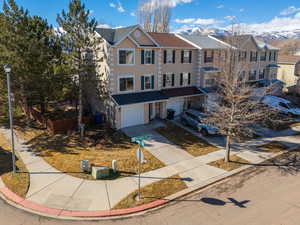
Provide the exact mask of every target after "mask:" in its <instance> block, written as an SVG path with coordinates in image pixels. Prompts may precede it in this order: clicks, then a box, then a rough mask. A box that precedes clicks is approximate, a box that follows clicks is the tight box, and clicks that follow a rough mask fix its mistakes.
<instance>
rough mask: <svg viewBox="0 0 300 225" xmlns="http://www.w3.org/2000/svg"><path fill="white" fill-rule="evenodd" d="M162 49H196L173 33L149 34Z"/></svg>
mask: <svg viewBox="0 0 300 225" xmlns="http://www.w3.org/2000/svg"><path fill="white" fill-rule="evenodd" d="M148 34H149V35H150V36H151V37H152V38H153V39H154V40H155V41H156V42H157V43H158V44H159V45H160V46H161V47H181V48H195V47H194V46H193V45H191V44H189V43H188V42H186V41H184V40H182V39H181V38H179V37H177V36H176V35H175V34H171V33H155V32H149V33H148Z"/></svg>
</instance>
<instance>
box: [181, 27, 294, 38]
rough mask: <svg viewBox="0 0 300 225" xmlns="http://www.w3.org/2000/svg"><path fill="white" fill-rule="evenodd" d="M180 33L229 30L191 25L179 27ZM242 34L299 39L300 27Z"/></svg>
mask: <svg viewBox="0 0 300 225" xmlns="http://www.w3.org/2000/svg"><path fill="white" fill-rule="evenodd" d="M177 32H178V33H180V34H188V35H193V34H194V35H195V34H204V35H228V34H230V33H231V31H230V30H229V29H227V28H216V27H193V28H187V29H180V30H178V31H177ZM242 33H244V34H252V35H254V36H256V37H259V38H261V39H265V40H272V39H288V38H297V39H300V29H296V30H293V31H273V32H263V33H258V32H256V31H248V32H242Z"/></svg>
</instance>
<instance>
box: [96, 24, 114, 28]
mask: <svg viewBox="0 0 300 225" xmlns="http://www.w3.org/2000/svg"><path fill="white" fill-rule="evenodd" d="M97 27H98V28H111V26H109V25H108V24H99V25H98V26H97Z"/></svg>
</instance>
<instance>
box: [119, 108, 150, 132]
mask: <svg viewBox="0 0 300 225" xmlns="http://www.w3.org/2000/svg"><path fill="white" fill-rule="evenodd" d="M121 114H122V115H121V127H122V128H125V127H131V126H137V125H141V124H144V123H145V117H144V114H145V110H144V105H143V104H139V105H131V106H126V107H122V108H121Z"/></svg>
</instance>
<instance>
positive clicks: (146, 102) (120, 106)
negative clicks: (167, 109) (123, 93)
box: [118, 99, 169, 108]
mask: <svg viewBox="0 0 300 225" xmlns="http://www.w3.org/2000/svg"><path fill="white" fill-rule="evenodd" d="M168 100H169V99H165V100H156V101H148V102H140V103H132V104H126V105H118V106H119V107H120V108H122V107H126V106H130V105H139V104H143V105H144V104H149V103H158V102H167V101H168Z"/></svg>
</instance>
